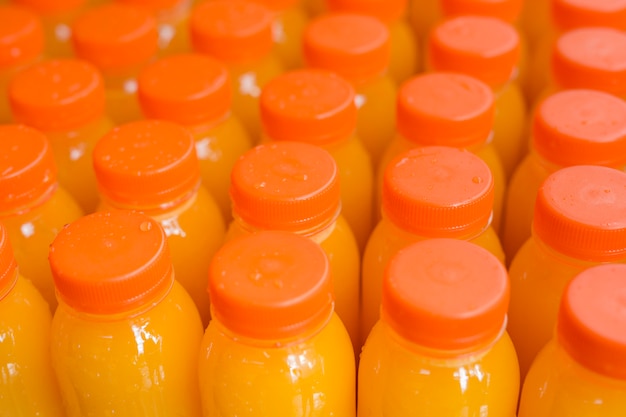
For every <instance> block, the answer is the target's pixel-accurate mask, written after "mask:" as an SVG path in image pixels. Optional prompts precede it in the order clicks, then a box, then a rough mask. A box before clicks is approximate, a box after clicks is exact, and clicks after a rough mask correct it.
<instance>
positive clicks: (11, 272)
mask: <svg viewBox="0 0 626 417" xmlns="http://www.w3.org/2000/svg"><path fill="white" fill-rule="evenodd" d="M16 281H17V262H16V261H15V256H13V247H12V246H11V242H10V241H9V233H8V232H7V229H6V228H5V227H4V226H3V225H2V223H0V299H2V295H4V294H6V293H7V290H9V289H10V288H11V287H13V285H15V282H16Z"/></svg>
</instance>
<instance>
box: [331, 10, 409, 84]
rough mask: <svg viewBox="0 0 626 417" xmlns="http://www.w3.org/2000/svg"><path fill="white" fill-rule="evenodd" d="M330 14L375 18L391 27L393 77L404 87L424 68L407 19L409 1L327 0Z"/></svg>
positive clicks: (390, 67) (391, 73) (390, 72)
mask: <svg viewBox="0 0 626 417" xmlns="http://www.w3.org/2000/svg"><path fill="white" fill-rule="evenodd" d="M327 4H328V8H329V10H330V11H340V12H348V13H359V14H365V15H368V16H373V17H375V18H377V19H378V20H380V21H381V22H383V23H384V24H386V25H387V27H388V28H389V36H390V39H391V61H390V63H389V75H390V76H391V78H392V79H393V80H395V82H396V84H398V85H400V84H401V83H403V82H404V81H406V80H407V79H408V78H409V77H411V76H413V75H414V74H415V73H417V72H418V70H419V69H420V57H421V52H420V49H421V48H420V47H419V44H418V42H417V39H416V38H415V34H414V33H413V30H412V29H411V27H410V26H409V22H408V20H407V6H408V0H367V1H363V0H327Z"/></svg>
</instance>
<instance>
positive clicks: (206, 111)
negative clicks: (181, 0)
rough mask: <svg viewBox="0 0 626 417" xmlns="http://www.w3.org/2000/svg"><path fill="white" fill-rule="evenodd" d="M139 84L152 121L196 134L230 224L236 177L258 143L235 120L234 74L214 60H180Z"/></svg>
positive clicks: (210, 183) (207, 176)
mask: <svg viewBox="0 0 626 417" xmlns="http://www.w3.org/2000/svg"><path fill="white" fill-rule="evenodd" d="M138 80H139V90H138V94H139V102H140V104H141V108H142V110H143V113H144V114H145V115H146V116H147V117H149V118H153V119H163V120H169V121H172V122H175V123H178V124H181V125H183V126H185V127H186V128H188V129H189V130H190V131H191V132H192V134H193V136H194V138H195V141H196V152H197V154H198V159H199V160H200V171H201V174H202V183H203V185H204V186H205V187H206V188H207V190H208V191H209V192H210V193H211V195H212V196H213V198H215V200H216V201H217V204H218V205H219V207H220V210H221V211H222V215H223V216H224V218H225V219H230V216H231V212H230V211H231V210H230V199H229V197H228V187H229V185H230V171H231V169H232V167H233V165H234V164H235V161H236V160H237V158H239V156H241V155H242V154H243V153H244V152H245V151H247V150H248V149H250V147H251V146H252V143H251V140H250V137H249V136H248V134H247V132H246V130H245V129H244V127H243V126H242V125H241V123H240V122H239V120H238V119H237V118H236V117H234V116H233V115H232V114H231V98H232V91H231V85H230V77H229V75H228V69H227V68H226V66H224V64H222V63H221V62H219V61H217V60H216V59H213V58H211V57H208V56H204V55H200V54H179V55H173V56H169V57H166V58H162V59H160V60H158V61H156V62H155V63H153V64H151V65H149V66H148V67H146V68H145V69H144V70H143V71H142V72H141V73H140V74H139V79H138Z"/></svg>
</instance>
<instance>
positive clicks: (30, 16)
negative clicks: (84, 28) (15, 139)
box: [0, 6, 44, 124]
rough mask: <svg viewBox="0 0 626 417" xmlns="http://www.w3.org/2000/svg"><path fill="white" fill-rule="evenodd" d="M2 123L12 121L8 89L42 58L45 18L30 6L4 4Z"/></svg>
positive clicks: (0, 51) (0, 80) (0, 66)
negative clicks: (42, 21)
mask: <svg viewBox="0 0 626 417" xmlns="http://www.w3.org/2000/svg"><path fill="white" fill-rule="evenodd" d="M0 22H2V24H1V25H0V124H2V123H9V122H10V121H11V110H10V107H9V97H8V95H7V89H8V88H9V83H10V82H11V80H12V79H13V77H15V75H16V74H17V73H19V72H20V71H22V70H23V69H25V68H27V67H29V66H30V65H32V64H33V63H35V62H37V61H39V60H40V59H41V58H42V54H43V49H44V33H43V27H42V24H41V21H40V20H39V18H38V17H37V15H35V14H34V13H31V12H30V11H29V10H28V9H24V8H22V7H18V6H0Z"/></svg>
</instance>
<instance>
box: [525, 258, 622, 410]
mask: <svg viewBox="0 0 626 417" xmlns="http://www.w3.org/2000/svg"><path fill="white" fill-rule="evenodd" d="M624 277H626V266H625V265H603V266H597V267H593V268H590V269H588V270H586V271H584V272H582V273H580V274H579V275H577V276H576V277H575V278H574V279H573V280H572V281H571V282H570V283H569V285H568V286H567V287H566V288H565V291H564V293H563V299H562V300H561V305H560V308H559V313H558V318H557V327H556V334H555V336H553V338H552V341H551V342H550V343H549V344H548V345H547V346H546V347H545V348H544V349H543V350H542V351H541V353H540V354H539V355H538V356H537V359H536V360H535V362H534V363H533V365H532V367H531V368H530V372H529V373H528V377H527V378H526V383H525V384H524V389H523V391H522V399H521V402H520V410H519V416H520V417H530V416H532V417H573V416H576V417H593V416H602V417H621V416H623V415H625V414H626V361H624V358H625V357H626V337H625V335H624V328H625V327H626V314H625V313H624V312H625V311H626V308H625V307H626V302H625V301H624V294H626V281H625V280H624Z"/></svg>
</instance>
